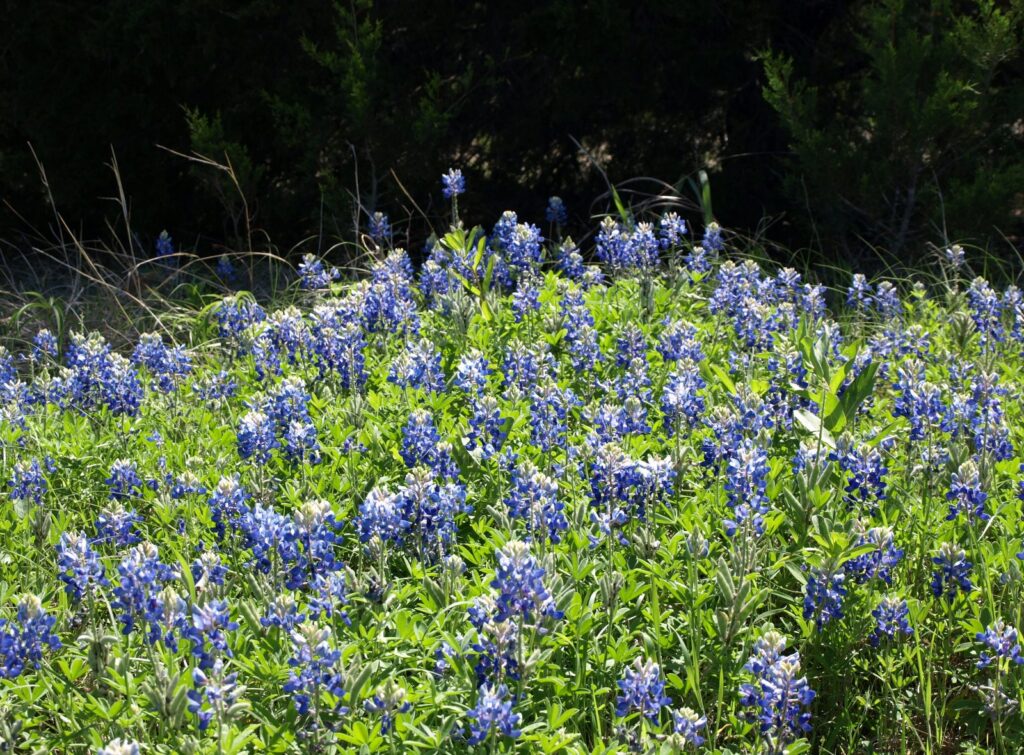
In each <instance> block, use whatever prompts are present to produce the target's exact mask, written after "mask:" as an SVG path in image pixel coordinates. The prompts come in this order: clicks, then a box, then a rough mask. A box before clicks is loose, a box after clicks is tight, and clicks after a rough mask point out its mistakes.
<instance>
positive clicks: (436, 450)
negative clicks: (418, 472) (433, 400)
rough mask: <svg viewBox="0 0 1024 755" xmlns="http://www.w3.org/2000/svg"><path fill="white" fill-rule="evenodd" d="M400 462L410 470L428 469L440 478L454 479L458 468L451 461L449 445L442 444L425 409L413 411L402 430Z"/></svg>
mask: <svg viewBox="0 0 1024 755" xmlns="http://www.w3.org/2000/svg"><path fill="white" fill-rule="evenodd" d="M401 454H402V460H403V461H404V462H405V463H406V465H407V466H408V467H410V468H412V467H416V466H419V465H425V466H427V467H430V469H432V470H433V471H434V474H435V475H437V476H438V477H442V478H452V479H456V478H458V476H459V470H458V467H456V466H455V461H454V460H453V459H452V453H451V444H449V443H448V442H447V441H445V442H442V441H441V436H440V434H439V433H438V431H437V427H436V426H435V424H434V415H433V414H432V413H431V412H430V411H429V410H427V409H414V410H413V412H412V414H411V415H409V421H408V422H407V423H406V425H405V427H404V428H403V429H402V451H401Z"/></svg>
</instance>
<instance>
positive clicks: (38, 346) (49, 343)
mask: <svg viewBox="0 0 1024 755" xmlns="http://www.w3.org/2000/svg"><path fill="white" fill-rule="evenodd" d="M45 357H49V358H50V359H56V358H57V337H56V336H54V335H53V333H51V332H50V331H49V330H47V329H46V328H42V329H41V330H39V332H37V333H36V334H35V335H34V336H33V337H32V361H33V362H40V361H42V360H43V359H44V358H45Z"/></svg>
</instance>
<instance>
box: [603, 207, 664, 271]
mask: <svg viewBox="0 0 1024 755" xmlns="http://www.w3.org/2000/svg"><path fill="white" fill-rule="evenodd" d="M658 249H659V244H658V239H657V237H656V236H655V233H654V226H652V225H651V224H650V223H638V224H637V225H636V227H635V228H634V229H633V230H632V231H630V230H628V229H626V228H624V227H623V226H621V225H620V224H619V223H616V222H615V220H613V219H612V218H610V217H606V218H605V219H604V220H602V221H601V229H600V230H599V231H598V233H597V239H596V254H597V258H598V259H599V260H600V261H601V262H603V263H605V264H606V265H608V267H610V268H611V269H612V270H613V271H615V272H619V273H628V272H632V271H637V270H641V271H644V270H650V269H651V268H654V267H656V266H657V264H658Z"/></svg>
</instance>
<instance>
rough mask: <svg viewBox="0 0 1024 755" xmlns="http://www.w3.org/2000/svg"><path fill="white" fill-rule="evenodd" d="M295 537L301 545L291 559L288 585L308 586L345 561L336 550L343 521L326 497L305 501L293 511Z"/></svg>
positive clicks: (295, 540) (290, 587) (340, 567)
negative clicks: (338, 518)
mask: <svg viewBox="0 0 1024 755" xmlns="http://www.w3.org/2000/svg"><path fill="white" fill-rule="evenodd" d="M292 518H293V522H294V526H293V529H292V533H293V540H294V543H295V545H296V546H300V547H298V548H297V549H296V550H295V551H294V553H293V554H292V557H291V559H290V563H289V566H290V568H289V570H288V578H287V581H286V582H285V586H286V587H288V588H289V589H292V590H294V589H298V588H300V587H307V586H308V585H309V583H311V582H312V581H313V580H314V579H315V578H316V577H317V576H318V575H326V574H330V573H332V572H335V571H338V570H340V569H342V568H343V567H344V564H342V562H341V561H340V560H338V558H337V556H336V554H335V546H337V545H338V544H339V543H340V542H341V539H342V536H341V533H340V532H339V530H340V529H341V523H340V522H339V521H338V520H337V518H335V516H334V511H333V510H332V508H331V504H330V503H329V502H328V501H325V500H323V499H314V500H308V501H305V502H304V503H303V504H302V505H301V506H300V507H299V508H298V510H297V511H296V512H295V513H294V515H293V517H292Z"/></svg>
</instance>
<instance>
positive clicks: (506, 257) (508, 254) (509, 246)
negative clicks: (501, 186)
mask: <svg viewBox="0 0 1024 755" xmlns="http://www.w3.org/2000/svg"><path fill="white" fill-rule="evenodd" d="M543 241H544V238H543V237H542V236H541V235H540V229H539V228H538V227H537V226H535V225H532V224H530V223H520V222H519V218H518V217H517V216H516V214H515V213H514V212H512V211H511V210H507V211H505V212H504V213H502V216H501V219H500V220H499V221H498V222H497V223H496V224H495V226H494V232H493V233H492V234H491V242H492V243H493V245H494V246H495V248H496V249H497V250H498V251H500V252H501V253H502V261H503V262H504V263H505V264H506V265H507V266H508V267H509V268H510V270H509V273H510V274H512V275H522V274H523V273H526V272H529V271H532V270H535V269H536V268H537V267H538V266H539V265H540V262H541V254H542V248H541V242H543ZM494 275H495V276H497V278H498V279H499V280H500V279H501V278H502V277H503V276H502V273H501V272H500V271H497V270H496V271H495V273H494ZM505 283H506V285H507V283H508V281H507V280H506V281H505Z"/></svg>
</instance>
